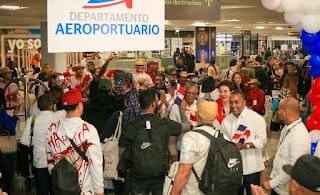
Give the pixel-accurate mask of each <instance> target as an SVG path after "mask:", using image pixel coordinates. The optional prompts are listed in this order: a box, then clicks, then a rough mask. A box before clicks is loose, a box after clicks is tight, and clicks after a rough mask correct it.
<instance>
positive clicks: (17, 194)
mask: <svg viewBox="0 0 320 195" xmlns="http://www.w3.org/2000/svg"><path fill="white" fill-rule="evenodd" d="M279 135H280V134H279V132H274V131H272V132H270V133H269V134H268V143H267V144H266V146H265V147H264V149H263V156H264V160H265V166H266V169H265V170H264V171H263V172H262V175H261V181H264V180H266V179H268V177H269V174H270V172H271V169H272V161H273V157H274V154H275V152H276V150H277V145H278V140H279ZM24 181H25V179H24V178H23V177H21V176H19V175H16V178H15V187H14V194H13V195H36V192H35V188H34V187H33V188H32V190H31V191H30V192H27V191H26V190H25V185H24ZM111 195H113V193H111Z"/></svg>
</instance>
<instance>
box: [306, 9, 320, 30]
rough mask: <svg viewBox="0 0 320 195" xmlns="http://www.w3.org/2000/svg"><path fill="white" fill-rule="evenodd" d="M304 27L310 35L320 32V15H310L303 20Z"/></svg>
mask: <svg viewBox="0 0 320 195" xmlns="http://www.w3.org/2000/svg"><path fill="white" fill-rule="evenodd" d="M302 26H303V29H304V30H305V31H307V32H308V33H316V32H318V31H319V30H320V15H319V14H308V15H305V16H304V17H303V19H302Z"/></svg>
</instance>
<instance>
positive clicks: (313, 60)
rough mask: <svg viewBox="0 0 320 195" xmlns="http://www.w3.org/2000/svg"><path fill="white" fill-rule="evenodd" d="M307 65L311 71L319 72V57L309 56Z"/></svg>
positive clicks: (315, 55)
mask: <svg viewBox="0 0 320 195" xmlns="http://www.w3.org/2000/svg"><path fill="white" fill-rule="evenodd" d="M309 63H310V65H311V67H312V68H313V69H319V70H320V56H319V55H317V54H311V57H310V59H309Z"/></svg>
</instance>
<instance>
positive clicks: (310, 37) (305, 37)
mask: <svg viewBox="0 0 320 195" xmlns="http://www.w3.org/2000/svg"><path fill="white" fill-rule="evenodd" d="M300 38H301V40H302V42H303V43H306V44H312V43H314V42H315V41H316V40H317V39H318V38H319V36H318V34H317V33H308V32H306V31H305V30H302V31H301V35H300Z"/></svg>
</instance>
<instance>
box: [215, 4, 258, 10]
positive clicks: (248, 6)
mask: <svg viewBox="0 0 320 195" xmlns="http://www.w3.org/2000/svg"><path fill="white" fill-rule="evenodd" d="M256 7H257V6H252V5H221V6H220V9H247V8H256Z"/></svg>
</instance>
